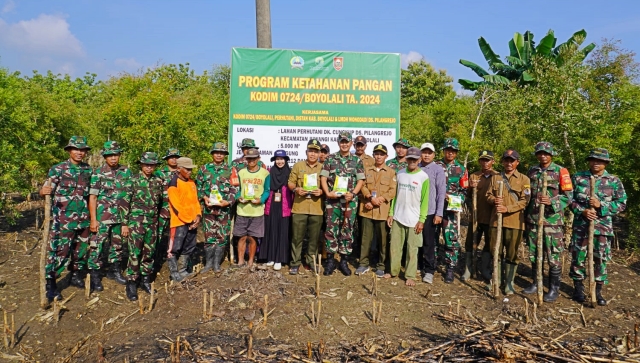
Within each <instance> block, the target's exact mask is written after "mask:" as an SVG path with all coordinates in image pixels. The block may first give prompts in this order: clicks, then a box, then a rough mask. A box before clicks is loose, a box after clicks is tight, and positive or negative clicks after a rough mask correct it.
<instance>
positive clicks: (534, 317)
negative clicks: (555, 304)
mask: <svg viewBox="0 0 640 363" xmlns="http://www.w3.org/2000/svg"><path fill="white" fill-rule="evenodd" d="M533 322H534V323H535V324H538V304H536V302H535V301H534V302H533Z"/></svg>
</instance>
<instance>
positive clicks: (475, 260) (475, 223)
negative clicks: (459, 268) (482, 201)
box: [467, 186, 480, 278]
mask: <svg viewBox="0 0 640 363" xmlns="http://www.w3.org/2000/svg"><path fill="white" fill-rule="evenodd" d="M471 206H472V212H471V213H472V214H471V216H472V218H473V224H472V225H471V228H473V230H472V233H473V243H472V245H471V246H472V247H471V248H472V250H471V251H470V252H471V253H472V258H471V277H472V278H474V277H475V276H476V271H478V266H477V263H478V258H477V256H476V249H477V248H478V243H479V242H480V241H478V187H477V186H476V187H474V188H473V197H472V199H471ZM467 252H469V251H467Z"/></svg>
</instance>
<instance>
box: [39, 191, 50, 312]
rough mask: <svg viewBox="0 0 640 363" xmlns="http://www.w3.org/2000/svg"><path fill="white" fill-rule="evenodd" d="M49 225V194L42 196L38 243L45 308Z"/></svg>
mask: <svg viewBox="0 0 640 363" xmlns="http://www.w3.org/2000/svg"><path fill="white" fill-rule="evenodd" d="M50 184H51V183H50V182H49V180H47V181H46V182H45V183H44V185H45V186H49V185H50ZM50 227H51V195H45V196H44V221H43V229H42V244H41V245H40V308H42V309H46V308H47V307H48V306H49V299H47V287H46V286H47V280H46V276H45V274H46V268H45V267H46V265H47V247H48V246H49V228H50Z"/></svg>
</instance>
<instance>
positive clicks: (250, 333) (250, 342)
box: [247, 321, 253, 359]
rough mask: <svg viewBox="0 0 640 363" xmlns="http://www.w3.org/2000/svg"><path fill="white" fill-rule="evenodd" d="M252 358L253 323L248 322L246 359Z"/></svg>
mask: <svg viewBox="0 0 640 363" xmlns="http://www.w3.org/2000/svg"><path fill="white" fill-rule="evenodd" d="M252 356H253V321H250V322H249V346H248V347H247V359H251V357H252Z"/></svg>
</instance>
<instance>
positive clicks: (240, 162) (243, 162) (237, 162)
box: [231, 139, 266, 172]
mask: <svg viewBox="0 0 640 363" xmlns="http://www.w3.org/2000/svg"><path fill="white" fill-rule="evenodd" d="M240 149H241V150H242V156H241V157H239V158H237V159H234V160H233V161H232V162H231V168H236V172H238V171H240V170H241V169H244V168H246V167H247V159H245V157H244V156H245V155H246V154H247V150H249V149H258V147H257V146H256V142H255V140H254V139H242V143H241V144H240ZM258 166H259V167H261V168H265V169H266V167H265V166H264V163H263V162H262V161H260V160H258Z"/></svg>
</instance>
